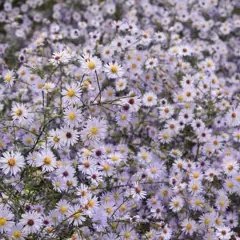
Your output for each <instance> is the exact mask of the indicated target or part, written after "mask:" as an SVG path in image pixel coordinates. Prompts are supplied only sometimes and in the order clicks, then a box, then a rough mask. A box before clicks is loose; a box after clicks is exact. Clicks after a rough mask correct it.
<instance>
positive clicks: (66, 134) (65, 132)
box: [60, 127, 79, 147]
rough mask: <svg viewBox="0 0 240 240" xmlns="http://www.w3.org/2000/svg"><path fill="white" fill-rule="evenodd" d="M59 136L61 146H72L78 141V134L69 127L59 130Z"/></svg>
mask: <svg viewBox="0 0 240 240" xmlns="http://www.w3.org/2000/svg"><path fill="white" fill-rule="evenodd" d="M60 136H61V139H62V143H63V145H66V146H67V147H70V146H73V145H74V144H76V143H77V141H78V139H79V132H78V131H77V130H74V129H73V128H70V127H64V128H62V129H61V132H60Z"/></svg>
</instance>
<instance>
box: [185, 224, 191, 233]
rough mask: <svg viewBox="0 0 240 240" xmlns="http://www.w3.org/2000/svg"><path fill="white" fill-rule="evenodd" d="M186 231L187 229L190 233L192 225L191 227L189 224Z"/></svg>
mask: <svg viewBox="0 0 240 240" xmlns="http://www.w3.org/2000/svg"><path fill="white" fill-rule="evenodd" d="M186 229H187V230H188V231H190V230H191V229H192V225H191V224H190V223H188V224H187V225H186Z"/></svg>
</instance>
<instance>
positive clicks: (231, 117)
mask: <svg viewBox="0 0 240 240" xmlns="http://www.w3.org/2000/svg"><path fill="white" fill-rule="evenodd" d="M226 121H227V124H228V125H229V126H230V127H236V126H239V125H240V107H238V108H233V109H231V110H230V111H229V112H228V113H227V115H226Z"/></svg>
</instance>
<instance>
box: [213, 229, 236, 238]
mask: <svg viewBox="0 0 240 240" xmlns="http://www.w3.org/2000/svg"><path fill="white" fill-rule="evenodd" d="M216 235H217V237H218V238H219V239H220V240H229V239H230V238H231V237H232V235H233V232H232V231H231V228H229V227H226V226H222V227H218V228H217V232H216Z"/></svg>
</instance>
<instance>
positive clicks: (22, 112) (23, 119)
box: [11, 103, 32, 124]
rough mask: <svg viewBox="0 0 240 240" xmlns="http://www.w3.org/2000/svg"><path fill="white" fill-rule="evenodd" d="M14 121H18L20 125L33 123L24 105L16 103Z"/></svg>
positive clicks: (13, 110) (13, 113)
mask: <svg viewBox="0 0 240 240" xmlns="http://www.w3.org/2000/svg"><path fill="white" fill-rule="evenodd" d="M11 115H12V118H13V121H18V122H19V123H20V124H24V123H28V122H31V121H32V119H31V114H29V112H28V109H27V108H26V106H25V105H24V104H23V103H16V104H15V106H13V108H12V114H11Z"/></svg>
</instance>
